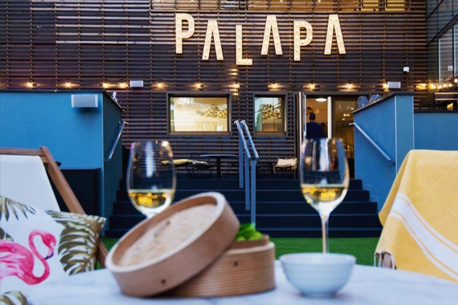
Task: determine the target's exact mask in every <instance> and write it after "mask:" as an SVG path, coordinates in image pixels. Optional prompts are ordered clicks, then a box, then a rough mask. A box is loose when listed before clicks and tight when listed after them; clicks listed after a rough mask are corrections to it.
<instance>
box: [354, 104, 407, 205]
mask: <svg viewBox="0 0 458 305" xmlns="http://www.w3.org/2000/svg"><path fill="white" fill-rule="evenodd" d="M413 120H414V117H413V96H412V95H391V96H388V97H386V98H384V99H382V100H380V101H377V102H375V103H373V104H369V105H368V106H366V107H364V108H361V109H358V110H356V111H355V112H354V122H355V123H356V124H358V125H359V126H360V127H361V128H362V129H363V130H364V131H365V132H366V134H367V135H368V136H369V137H370V138H371V139H373V141H374V142H375V143H376V144H377V145H378V146H379V147H380V148H381V149H382V150H383V151H384V152H385V153H386V154H387V155H388V156H389V158H390V159H391V160H392V161H393V162H390V161H388V160H387V159H386V158H385V157H384V156H383V155H382V154H381V153H380V152H379V151H378V150H377V149H376V148H375V147H374V145H372V144H371V143H370V142H369V141H368V140H367V139H366V137H364V136H363V135H362V133H361V132H359V131H358V130H356V128H355V178H357V179H362V180H363V186H364V188H366V189H368V190H369V191H370V194H371V200H373V201H376V202H377V203H378V208H379V210H380V209H381V207H382V206H383V204H384V202H385V199H386V197H387V195H388V193H389V191H390V189H391V185H392V183H393V181H394V178H395V177H396V173H397V170H398V169H399V167H400V166H401V164H402V161H403V160H404V157H405V156H406V154H407V153H408V152H409V151H410V150H411V149H413V148H414V124H413V123H414V122H413Z"/></svg>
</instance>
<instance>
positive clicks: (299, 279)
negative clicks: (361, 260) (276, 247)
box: [280, 253, 356, 297]
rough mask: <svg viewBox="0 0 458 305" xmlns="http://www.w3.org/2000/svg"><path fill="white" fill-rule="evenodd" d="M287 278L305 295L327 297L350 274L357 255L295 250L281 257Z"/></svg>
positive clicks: (342, 284) (345, 281) (339, 287)
mask: <svg viewBox="0 0 458 305" xmlns="http://www.w3.org/2000/svg"><path fill="white" fill-rule="evenodd" d="M280 262H281V264H282V266H283V270H284V271H285V274H286V277H287V278H288V281H289V282H290V283H291V284H292V285H293V286H294V287H296V288H297V289H298V290H299V291H301V292H302V293H303V294H304V295H308V296H313V297H329V296H332V295H334V294H335V293H336V292H337V291H338V290H339V289H341V288H342V287H343V286H344V285H345V284H346V283H347V281H348V279H349V278H350V275H351V272H352V270H353V266H354V265H355V262H356V258H355V257H354V256H352V255H347V254H337V253H328V254H323V253H294V254H286V255H282V256H281V257H280Z"/></svg>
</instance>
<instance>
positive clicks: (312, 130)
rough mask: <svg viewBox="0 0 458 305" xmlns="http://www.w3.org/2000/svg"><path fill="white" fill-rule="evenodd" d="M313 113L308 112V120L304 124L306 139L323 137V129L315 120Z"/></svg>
mask: <svg viewBox="0 0 458 305" xmlns="http://www.w3.org/2000/svg"><path fill="white" fill-rule="evenodd" d="M315 120H316V116H315V113H313V112H310V114H309V122H308V123H307V125H306V130H307V139H315V138H324V137H325V136H324V131H323V128H322V127H321V125H320V124H318V123H317V122H315Z"/></svg>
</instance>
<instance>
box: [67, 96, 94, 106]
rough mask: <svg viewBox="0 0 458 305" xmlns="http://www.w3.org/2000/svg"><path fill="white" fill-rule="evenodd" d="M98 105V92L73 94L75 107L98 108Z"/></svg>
mask: <svg viewBox="0 0 458 305" xmlns="http://www.w3.org/2000/svg"><path fill="white" fill-rule="evenodd" d="M98 106H99V104H98V96H97V94H72V107H73V108H97V107H98Z"/></svg>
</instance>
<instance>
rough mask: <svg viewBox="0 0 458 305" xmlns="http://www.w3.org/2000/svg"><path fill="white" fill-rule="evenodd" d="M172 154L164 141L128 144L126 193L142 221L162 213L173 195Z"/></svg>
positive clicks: (174, 179) (174, 184)
mask: <svg viewBox="0 0 458 305" xmlns="http://www.w3.org/2000/svg"><path fill="white" fill-rule="evenodd" d="M175 186H176V178H175V168H174V165H173V154H172V149H171V148H170V144H169V142H167V141H140V142H134V143H132V146H131V150H130V157H129V165H128V168H127V191H128V193H129V199H130V201H131V202H132V204H133V205H134V207H135V208H136V209H137V210H139V211H140V212H141V213H142V214H144V215H145V216H146V217H148V218H151V217H153V216H154V215H156V214H158V213H160V212H162V211H163V210H165V209H166V208H167V207H168V206H169V205H170V204H171V203H172V200H173V197H174V195H175Z"/></svg>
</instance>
